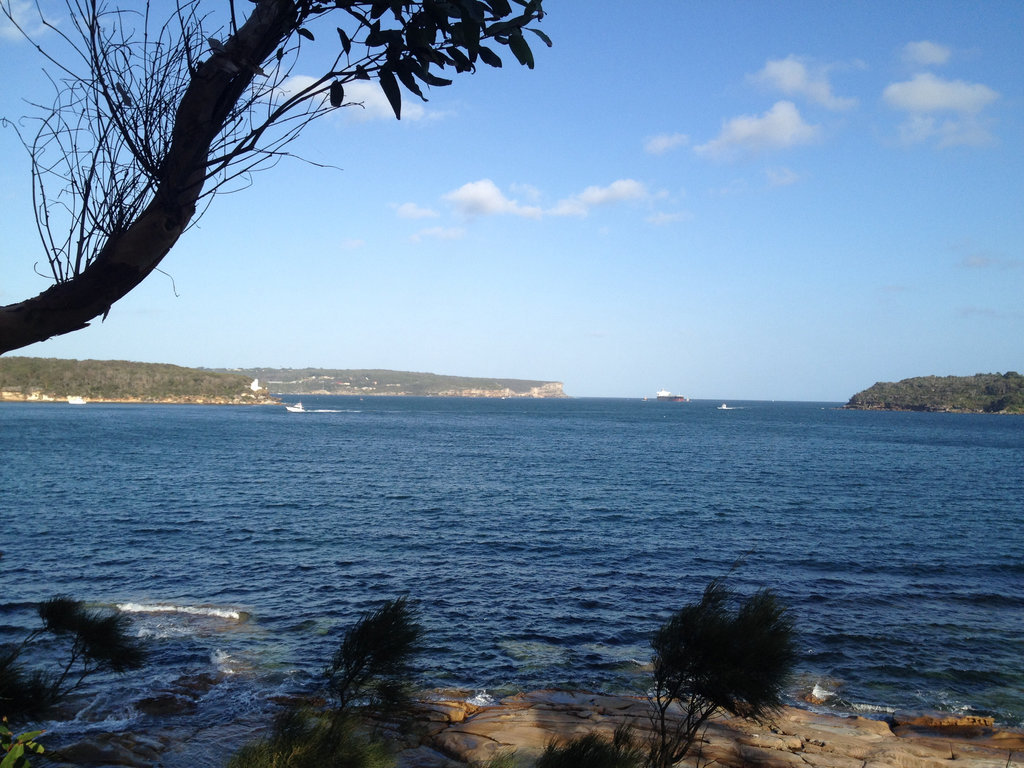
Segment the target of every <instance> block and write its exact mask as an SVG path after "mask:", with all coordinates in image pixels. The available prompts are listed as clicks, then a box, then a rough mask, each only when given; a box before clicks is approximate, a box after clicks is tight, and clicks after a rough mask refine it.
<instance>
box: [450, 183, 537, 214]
mask: <svg viewBox="0 0 1024 768" xmlns="http://www.w3.org/2000/svg"><path fill="white" fill-rule="evenodd" d="M444 199H445V200H447V201H449V202H451V203H453V204H454V205H455V208H456V210H457V211H458V212H459V213H461V214H462V215H463V216H470V217H472V216H490V215H494V214H499V213H504V214H511V215H513V216H525V217H527V218H532V219H537V218H540V216H541V214H542V211H541V209H540V208H537V207H536V206H531V205H520V204H519V203H518V202H516V201H515V200H512V199H510V198H508V197H505V195H504V193H503V192H502V191H501V190H500V189H498V185H497V184H495V183H494V182H493V181H491V180H490V179H481V180H480V181H471V182H469V183H468V184H463V185H462V186H461V187H459V188H458V189H456V190H454V191H452V192H449V193H448V194H446V195H444Z"/></svg>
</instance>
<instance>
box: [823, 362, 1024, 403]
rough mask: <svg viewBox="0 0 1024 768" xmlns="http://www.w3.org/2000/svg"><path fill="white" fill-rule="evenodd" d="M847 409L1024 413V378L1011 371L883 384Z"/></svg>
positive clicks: (856, 398) (859, 396)
mask: <svg viewBox="0 0 1024 768" xmlns="http://www.w3.org/2000/svg"><path fill="white" fill-rule="evenodd" d="M843 407H844V408H850V409H854V410H867V411H931V412H939V413H1019V414H1024V376H1021V375H1020V374H1019V373H1016V372H1015V371H1009V372H1008V373H977V374H975V375H973V376H918V377H916V378H912V379H903V380H902V381H897V382H888V381H881V382H878V383H877V384H874V385H872V386H870V387H868V388H867V389H865V390H864V391H863V392H858V393H857V394H856V395H854V396H853V397H851V398H850V402H848V403H847V404H846V405H845V406H843Z"/></svg>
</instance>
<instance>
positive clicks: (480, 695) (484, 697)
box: [466, 691, 498, 707]
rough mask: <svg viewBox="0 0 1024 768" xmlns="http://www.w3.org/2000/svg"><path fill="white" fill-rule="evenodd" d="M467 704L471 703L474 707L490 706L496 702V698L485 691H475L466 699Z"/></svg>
mask: <svg viewBox="0 0 1024 768" xmlns="http://www.w3.org/2000/svg"><path fill="white" fill-rule="evenodd" d="M466 703H467V704H472V705H473V706H474V707H490V706H492V705H493V704H497V703H498V700H497V699H495V698H494V697H493V696H491V694H489V693H487V691H477V692H476V693H475V694H474V695H472V696H470V697H469V698H468V699H466Z"/></svg>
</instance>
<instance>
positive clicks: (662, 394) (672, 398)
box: [658, 389, 690, 403]
mask: <svg viewBox="0 0 1024 768" xmlns="http://www.w3.org/2000/svg"><path fill="white" fill-rule="evenodd" d="M658 399H659V400H664V401H666V402H669V403H688V402H690V400H689V399H688V398H686V397H683V396H682V395H673V394H672V393H671V392H669V391H668V390H667V389H659V390H658Z"/></svg>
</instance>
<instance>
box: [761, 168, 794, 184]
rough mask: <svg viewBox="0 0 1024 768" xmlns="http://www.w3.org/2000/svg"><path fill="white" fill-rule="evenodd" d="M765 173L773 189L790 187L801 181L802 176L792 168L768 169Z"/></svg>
mask: <svg viewBox="0 0 1024 768" xmlns="http://www.w3.org/2000/svg"><path fill="white" fill-rule="evenodd" d="M764 172H765V175H766V176H767V177H768V184H769V186H772V187H788V186H789V185H790V184H796V183H797V182H798V181H800V174H798V173H797V172H796V171H794V170H792V169H790V168H782V167H779V168H766V169H765V171H764Z"/></svg>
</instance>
